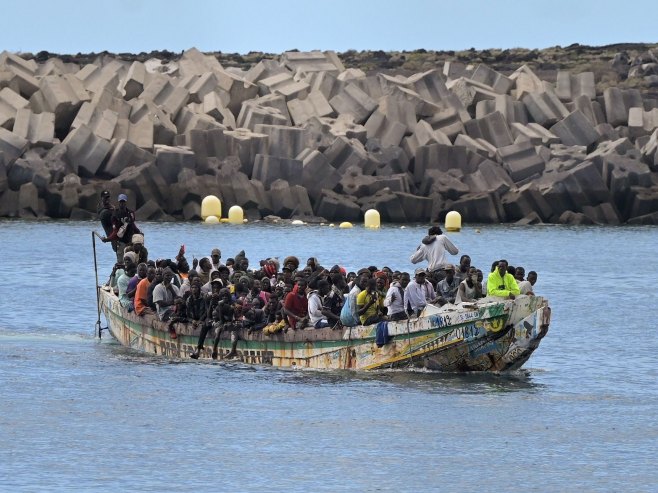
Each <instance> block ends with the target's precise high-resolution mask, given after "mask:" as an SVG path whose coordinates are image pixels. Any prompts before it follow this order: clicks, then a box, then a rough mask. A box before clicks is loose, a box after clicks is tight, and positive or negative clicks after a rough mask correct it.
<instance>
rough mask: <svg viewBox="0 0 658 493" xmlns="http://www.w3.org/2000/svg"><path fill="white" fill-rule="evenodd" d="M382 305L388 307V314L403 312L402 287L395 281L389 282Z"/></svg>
mask: <svg viewBox="0 0 658 493" xmlns="http://www.w3.org/2000/svg"><path fill="white" fill-rule="evenodd" d="M384 306H385V307H386V308H387V309H388V312H387V313H388V315H389V316H391V315H394V314H396V313H400V312H404V289H402V286H400V283H399V282H397V281H395V282H394V283H392V284H391V286H390V287H389V288H388V291H387V292H386V298H384Z"/></svg>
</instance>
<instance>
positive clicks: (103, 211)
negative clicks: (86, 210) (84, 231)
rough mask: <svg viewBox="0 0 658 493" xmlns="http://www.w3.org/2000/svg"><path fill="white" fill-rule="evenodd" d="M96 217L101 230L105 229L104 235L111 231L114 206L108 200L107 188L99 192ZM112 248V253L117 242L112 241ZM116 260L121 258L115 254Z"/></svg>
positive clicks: (115, 248)
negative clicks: (99, 198) (99, 197)
mask: <svg viewBox="0 0 658 493" xmlns="http://www.w3.org/2000/svg"><path fill="white" fill-rule="evenodd" d="M97 212H98V219H99V221H100V222H101V226H102V227H103V231H105V236H109V235H110V234H111V233H112V216H113V215H114V206H113V205H112V202H110V192H109V190H103V191H102V192H101V201H100V202H99V203H98V210H97ZM112 250H114V253H116V251H117V242H116V241H112ZM117 262H119V263H121V259H119V257H118V256H117Z"/></svg>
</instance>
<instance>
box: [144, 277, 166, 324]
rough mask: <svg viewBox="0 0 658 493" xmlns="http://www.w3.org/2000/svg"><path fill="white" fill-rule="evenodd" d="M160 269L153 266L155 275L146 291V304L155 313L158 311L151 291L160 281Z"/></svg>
mask: <svg viewBox="0 0 658 493" xmlns="http://www.w3.org/2000/svg"><path fill="white" fill-rule="evenodd" d="M162 270H163V269H162V268H160V267H156V268H155V277H154V278H153V281H152V282H151V284H149V288H148V291H147V295H148V298H147V302H146V304H147V306H148V307H149V308H150V309H151V310H153V313H156V314H157V311H158V307H157V306H156V305H155V303H154V302H153V291H155V287H156V286H157V285H158V284H160V283H161V282H162Z"/></svg>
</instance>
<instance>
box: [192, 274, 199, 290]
mask: <svg viewBox="0 0 658 493" xmlns="http://www.w3.org/2000/svg"><path fill="white" fill-rule="evenodd" d="M194 285H197V286H199V288H200V287H201V278H200V277H199V276H196V277H195V278H193V279H192V280H191V281H190V287H191V286H194Z"/></svg>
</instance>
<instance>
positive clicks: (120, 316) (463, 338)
mask: <svg viewBox="0 0 658 493" xmlns="http://www.w3.org/2000/svg"><path fill="white" fill-rule="evenodd" d="M98 292H99V303H100V309H101V310H102V312H103V313H104V315H105V318H106V320H107V322H108V329H109V331H110V333H111V334H112V335H113V336H114V337H115V338H116V339H117V340H118V341H119V342H120V343H121V344H122V345H124V346H126V347H129V348H132V349H136V350H139V351H143V352H145V353H148V354H153V355H162V356H165V357H170V358H182V359H185V358H189V357H190V354H192V353H193V352H194V350H195V347H196V344H197V340H198V337H199V328H196V327H194V325H193V324H189V323H182V322H176V323H175V327H174V328H175V332H176V338H172V336H171V335H170V330H169V325H170V324H169V323H165V322H160V321H159V320H158V319H157V317H155V316H154V315H144V316H141V317H140V316H137V315H135V313H134V312H132V313H129V312H128V311H127V310H125V309H124V308H123V307H122V306H121V304H120V302H119V298H118V297H117V296H116V295H115V294H114V292H113V291H112V290H111V289H110V288H108V287H105V286H99V287H98ZM550 314H551V310H550V307H549V306H548V301H547V300H546V299H544V298H543V297H541V296H524V295H521V296H518V297H516V299H513V300H510V299H508V300H500V299H492V298H483V299H481V300H479V301H477V302H475V303H462V304H461V305H444V306H442V307H437V306H434V305H428V306H427V307H426V308H425V309H424V310H423V311H422V312H421V313H420V315H419V316H418V317H411V318H409V319H407V320H402V321H384V322H379V323H378V324H372V325H366V326H363V325H360V326H355V327H343V328H341V329H334V328H322V329H314V328H307V329H298V330H288V331H286V332H278V333H274V334H265V333H263V331H249V330H248V329H243V328H236V329H235V330H232V331H228V330H225V331H222V332H221V333H220V334H219V337H218V341H219V344H218V348H217V349H218V350H217V358H218V359H223V357H224V356H225V355H226V354H228V353H229V352H230V351H231V349H232V348H233V349H234V351H233V354H232V357H233V358H235V359H237V360H239V361H241V362H243V363H247V364H257V365H271V366H277V367H292V368H316V369H350V370H375V369H383V368H426V369H429V370H437V371H448V372H462V371H505V370H515V369H518V368H520V367H521V366H522V365H523V364H524V363H525V362H526V361H527V360H528V358H529V357H530V355H531V354H532V353H533V351H534V350H535V349H536V348H537V346H538V345H539V342H540V341H541V339H542V338H543V337H544V336H545V335H546V333H547V332H548V326H549V323H550ZM236 340H237V344H236ZM198 356H199V358H200V359H211V358H212V351H211V349H210V348H208V347H206V348H204V349H203V350H201V351H200V352H199V354H198Z"/></svg>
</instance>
